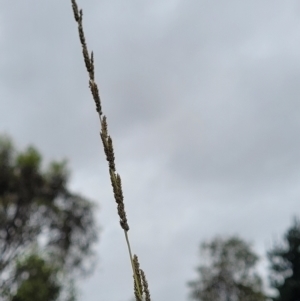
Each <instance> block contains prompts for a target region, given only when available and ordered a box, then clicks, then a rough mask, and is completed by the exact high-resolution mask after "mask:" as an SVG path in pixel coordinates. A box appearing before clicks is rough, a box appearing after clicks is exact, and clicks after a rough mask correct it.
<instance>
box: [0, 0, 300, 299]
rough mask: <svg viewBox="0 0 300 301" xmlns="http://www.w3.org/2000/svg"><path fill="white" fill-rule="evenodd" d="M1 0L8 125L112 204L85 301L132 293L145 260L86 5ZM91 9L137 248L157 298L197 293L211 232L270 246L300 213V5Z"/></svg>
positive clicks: (0, 126)
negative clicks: (113, 180)
mask: <svg viewBox="0 0 300 301" xmlns="http://www.w3.org/2000/svg"><path fill="white" fill-rule="evenodd" d="M0 2H1V10H0V53H1V55H0V132H1V133H7V134H9V135H10V136H11V137H12V138H13V139H14V141H15V143H16V145H17V147H18V148H20V149H23V148H24V147H26V146H27V145H29V144H33V145H35V146H36V147H37V148H38V149H39V150H40V151H41V153H42V154H43V156H44V158H45V162H49V161H50V160H53V159H62V158H64V157H66V158H68V159H69V167H70V169H71V170H72V177H71V182H70V187H71V188H72V189H73V190H74V191H76V192H79V193H82V194H84V195H86V196H88V197H89V198H91V199H92V200H94V201H95V202H96V203H97V204H99V210H98V211H97V212H96V215H97V221H98V224H99V225H100V226H101V228H102V231H101V237H100V242H99V244H98V246H97V257H98V265H97V268H96V270H95V272H94V274H93V276H92V277H90V278H89V279H87V280H85V281H84V282H82V284H81V298H80V301H83V300H89V301H101V300H104V301H128V300H130V298H131V296H132V275H131V268H130V263H129V259H128V254H127V250H126V244H125V239H124V234H123V232H122V229H121V228H120V227H119V222H118V216H117V211H116V206H115V203H114V200H113V194H112V189H111V186H110V183H109V176H108V168H107V163H106V161H105V158H104V154H103V149H102V145H101V141H100V137H99V119H98V116H97V114H96V111H95V108H94V103H93V100H92V98H91V96H90V92H89V89H88V79H87V74H86V71H85V68H84V63H83V60H82V55H81V48H80V44H79V40H78V35H77V26H76V23H75V21H74V19H73V15H72V10H71V3H70V1H62V0H51V1H41V0H39V1H34V0H23V1H6V0H1V1H0ZM78 5H79V6H80V7H82V8H83V10H84V27H85V33H86V38H87V42H88V47H89V49H90V50H93V51H94V53H95V62H96V81H97V82H98V84H99V86H100V93H101V98H102V105H103V111H104V113H105V114H106V115H107V118H108V125H109V132H110V134H111V136H112V137H113V142H114V148H115V155H116V164H117V169H118V171H119V173H120V174H121V177H122V180H123V190H124V196H125V205H126V209H127V216H128V221H129V226H130V227H131V230H130V232H129V235H130V239H131V241H132V247H133V251H134V252H135V253H137V254H138V256H139V259H140V263H141V266H142V268H143V269H144V270H145V272H146V275H147V277H148V281H149V287H150V291H151V294H152V296H153V300H156V301H163V300H174V301H183V300H187V295H188V289H187V286H186V282H187V281H189V280H193V279H194V278H195V277H196V274H195V272H194V268H195V266H197V264H199V262H200V258H199V256H198V246H199V243H200V242H201V241H203V240H207V239H211V238H213V237H214V236H216V235H232V234H238V235H240V236H241V237H242V238H244V239H246V240H247V241H249V242H251V243H252V245H253V248H254V249H255V250H256V251H257V252H258V253H259V254H261V255H262V256H263V255H264V254H265V252H266V250H267V249H268V248H270V247H271V246H272V245H273V242H274V240H276V239H280V238H281V237H282V234H283V233H284V232H285V231H286V230H287V228H288V227H289V226H290V224H291V221H292V217H293V215H300V213H299V211H300V205H299V204H300V203H299V200H300V186H299V181H300V174H299V171H300V156H299V154H300V138H299V137H300V118H299V115H300V101H299V95H300V2H299V1H296V0H294V1H290V0H286V1H282V0H251V1H240V0H228V1H223V0H151V1H150V0H143V1H140V0H127V1H123V0H98V1H96V0H85V1H83V0H81V1H78ZM260 270H261V272H262V274H263V275H266V274H267V270H266V263H263V262H262V264H261V265H260ZM266 284H267V283H266Z"/></svg>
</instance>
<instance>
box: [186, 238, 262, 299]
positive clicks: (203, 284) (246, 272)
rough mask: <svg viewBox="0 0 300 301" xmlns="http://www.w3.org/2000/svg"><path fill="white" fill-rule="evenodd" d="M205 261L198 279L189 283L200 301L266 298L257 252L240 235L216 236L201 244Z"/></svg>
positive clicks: (199, 269)
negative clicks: (258, 271) (257, 269)
mask: <svg viewBox="0 0 300 301" xmlns="http://www.w3.org/2000/svg"><path fill="white" fill-rule="evenodd" d="M200 252H201V253H200V254H201V256H202V257H203V258H204V263H203V264H202V265H200V266H199V267H198V268H197V273H198V279H197V280H194V281H190V282H189V283H188V285H189V287H190V289H191V292H190V297H191V298H192V299H194V300H199V301H264V300H266V297H265V295H264V293H263V291H262V280H261V278H260V277H259V276H258V274H257V273H256V272H255V266H256V263H257V261H258V256H257V255H256V254H255V253H254V252H253V251H252V250H251V248H250V246H249V244H247V243H246V242H244V241H243V240H241V239H240V238H238V237H230V238H228V239H224V238H221V237H217V238H215V239H213V240H212V241H210V242H204V243H202V244H201V246H200Z"/></svg>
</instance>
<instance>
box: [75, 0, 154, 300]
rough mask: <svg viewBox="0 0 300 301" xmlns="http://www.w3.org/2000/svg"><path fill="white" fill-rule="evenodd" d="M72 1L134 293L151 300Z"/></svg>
mask: <svg viewBox="0 0 300 301" xmlns="http://www.w3.org/2000/svg"><path fill="white" fill-rule="evenodd" d="M71 2H72V8H73V13H74V18H75V21H76V22H77V24H78V34H79V39H80V43H81V46H82V54H83V58H84V63H85V67H86V70H87V72H88V74H89V87H90V90H91V93H92V96H93V99H94V101H95V105H96V111H97V113H98V115H99V119H100V126H101V131H100V137H101V140H102V144H103V148H104V152H105V155H106V160H107V161H108V168H109V174H110V180H111V185H112V187H113V193H114V198H115V201H116V203H117V210H118V215H119V218H120V225H121V227H122V229H123V230H124V233H125V239H126V243H127V247H128V252H129V256H130V262H131V266H132V271H133V277H134V295H135V298H136V301H144V300H145V301H151V298H150V292H149V288H148V282H147V280H146V276H145V273H144V271H143V270H141V269H140V265H139V262H138V257H137V256H136V255H134V256H132V252H131V247H130V242H129V237H128V231H129V225H128V221H127V217H126V211H125V205H124V197H123V191H122V182H121V176H120V175H119V174H118V173H117V172H116V164H115V155H114V148H113V141H112V138H111V136H110V135H109V134H108V126H107V118H106V116H105V115H103V112H102V107H101V99H100V95H99V89H98V85H97V83H96V82H95V74H94V70H95V68H94V55H93V52H91V55H90V54H89V51H88V48H87V44H86V40H85V35H84V31H83V26H82V18H83V12H82V10H81V9H80V10H79V9H78V6H77V3H76V0H71Z"/></svg>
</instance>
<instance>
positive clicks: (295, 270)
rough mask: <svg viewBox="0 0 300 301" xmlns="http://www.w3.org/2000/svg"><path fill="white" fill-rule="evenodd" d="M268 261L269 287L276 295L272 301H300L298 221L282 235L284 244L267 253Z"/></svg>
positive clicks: (299, 232) (299, 222)
mask: <svg viewBox="0 0 300 301" xmlns="http://www.w3.org/2000/svg"><path fill="white" fill-rule="evenodd" d="M268 257H269V261H270V268H271V275H270V282H271V286H272V287H273V288H275V289H276V290H277V292H278V295H277V296H276V297H274V298H273V300H274V301H298V300H300V221H299V219H295V220H294V223H293V225H292V226H291V227H290V228H289V229H288V230H287V232H286V233H285V235H284V242H283V243H282V244H281V245H277V246H274V247H273V249H272V250H270V251H269V252H268Z"/></svg>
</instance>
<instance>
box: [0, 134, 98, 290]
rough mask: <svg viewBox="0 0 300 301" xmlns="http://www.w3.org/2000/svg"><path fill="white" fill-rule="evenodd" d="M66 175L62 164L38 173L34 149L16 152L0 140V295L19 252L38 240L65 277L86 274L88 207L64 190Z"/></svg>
mask: <svg viewBox="0 0 300 301" xmlns="http://www.w3.org/2000/svg"><path fill="white" fill-rule="evenodd" d="M68 177H69V171H68V169H67V163H66V161H65V160H63V161H61V162H51V163H50V165H49V166H48V168H46V170H44V169H43V168H42V156H41V155H40V153H39V152H38V151H37V150H36V149H35V148H34V147H32V146H31V147H28V148H27V149H26V150H25V151H23V152H17V151H16V150H15V148H14V146H13V143H12V141H11V140H10V139H9V138H8V137H6V136H3V137H1V136H0V254H1V256H0V296H1V292H7V291H10V288H11V287H12V286H13V284H14V282H15V279H14V278H13V277H11V274H12V271H13V270H14V268H15V263H16V260H17V259H18V258H19V256H20V254H24V252H26V251H27V250H28V249H29V248H30V246H32V245H33V244H35V243H37V242H41V239H42V241H43V244H40V246H41V247H43V248H44V250H47V254H48V256H49V257H51V260H52V261H53V262H57V263H59V265H60V266H61V267H62V269H63V271H64V273H65V274H68V275H71V274H72V275H74V276H75V275H79V274H86V273H88V272H90V271H91V267H92V262H90V261H88V259H90V258H91V256H92V255H93V252H92V250H93V248H92V247H93V245H94V243H95V241H96V240H97V228H96V226H95V220H94V204H93V203H92V202H90V201H89V200H87V199H86V198H84V197H83V196H81V195H79V194H75V193H72V192H70V191H69V189H68V187H67V183H68ZM31 263H36V264H38V262H37V261H35V262H33V261H31ZM26 283H27V284H26V287H27V288H28V283H29V282H26ZM22 290H23V289H22Z"/></svg>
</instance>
